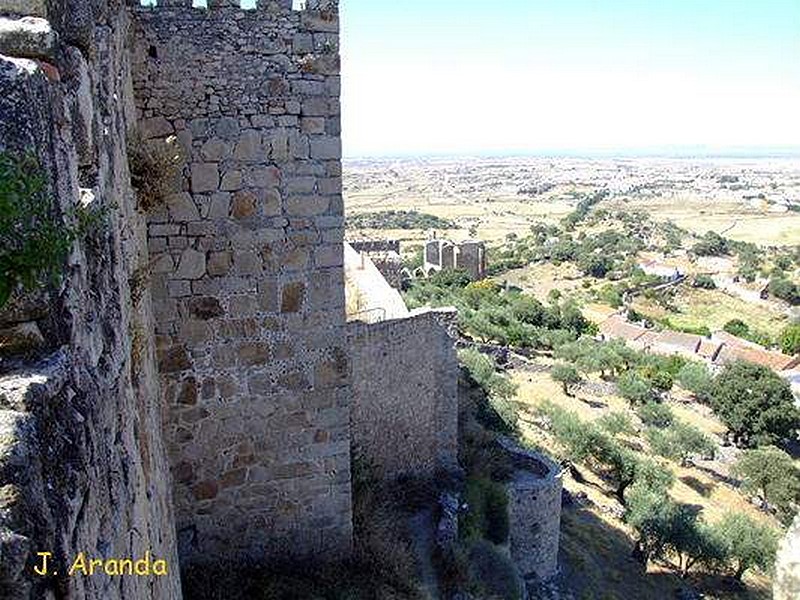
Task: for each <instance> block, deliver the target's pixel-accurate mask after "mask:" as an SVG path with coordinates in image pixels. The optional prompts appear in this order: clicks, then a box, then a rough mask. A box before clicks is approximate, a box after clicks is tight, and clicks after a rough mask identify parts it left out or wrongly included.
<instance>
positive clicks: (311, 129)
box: [300, 117, 325, 135]
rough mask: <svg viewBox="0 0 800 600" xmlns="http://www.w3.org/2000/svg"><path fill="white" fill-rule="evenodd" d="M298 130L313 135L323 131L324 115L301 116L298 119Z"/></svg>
mask: <svg viewBox="0 0 800 600" xmlns="http://www.w3.org/2000/svg"><path fill="white" fill-rule="evenodd" d="M300 131H302V132H303V133H307V134H314V135H317V134H323V133H325V117H303V118H302V119H301V120H300Z"/></svg>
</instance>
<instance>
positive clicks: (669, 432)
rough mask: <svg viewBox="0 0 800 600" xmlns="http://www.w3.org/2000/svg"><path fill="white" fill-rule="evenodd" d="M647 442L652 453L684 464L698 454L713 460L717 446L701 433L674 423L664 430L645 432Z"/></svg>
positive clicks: (654, 429)
mask: <svg viewBox="0 0 800 600" xmlns="http://www.w3.org/2000/svg"><path fill="white" fill-rule="evenodd" d="M647 441H648V442H649V443H650V447H651V448H652V450H653V452H655V453H656V454H658V455H660V456H663V457H664V458H669V459H672V460H677V461H679V462H680V463H681V465H684V464H686V461H687V460H688V458H689V456H691V455H692V454H699V455H701V456H702V457H704V458H709V459H710V458H713V457H714V454H715V452H716V449H717V446H716V444H714V442H713V440H712V439H711V438H710V437H708V436H707V435H706V434H704V433H703V432H702V431H700V430H699V429H697V428H696V427H693V426H692V425H688V424H686V423H679V422H674V423H672V424H671V425H670V426H669V427H667V428H664V429H659V428H653V429H650V430H649V431H648V432H647Z"/></svg>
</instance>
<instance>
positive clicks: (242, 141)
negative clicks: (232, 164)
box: [233, 129, 267, 163]
mask: <svg viewBox="0 0 800 600" xmlns="http://www.w3.org/2000/svg"><path fill="white" fill-rule="evenodd" d="M266 155H267V150H266V147H265V145H264V142H263V139H262V135H261V132H260V131H258V130H255V129H249V130H247V131H244V132H242V134H241V135H240V136H239V141H238V142H237V143H236V148H235V149H234V151H233V158H235V159H236V160H238V161H240V162H244V163H258V162H263V161H264V160H265V158H266Z"/></svg>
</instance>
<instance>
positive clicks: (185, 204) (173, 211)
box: [166, 192, 200, 222]
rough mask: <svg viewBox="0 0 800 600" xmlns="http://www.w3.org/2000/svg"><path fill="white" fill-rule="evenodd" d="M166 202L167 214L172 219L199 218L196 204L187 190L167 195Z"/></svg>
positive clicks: (193, 219) (191, 219) (189, 219)
mask: <svg viewBox="0 0 800 600" xmlns="http://www.w3.org/2000/svg"><path fill="white" fill-rule="evenodd" d="M166 204H167V207H168V208H169V216H170V218H171V219H172V220H173V221H178V222H181V221H197V220H199V219H200V211H198V210H197V205H196V204H195V203H194V200H192V196H191V194H189V193H188V192H182V193H180V194H172V195H171V196H168V197H167V200H166Z"/></svg>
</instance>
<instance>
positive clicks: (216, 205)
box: [208, 192, 231, 221]
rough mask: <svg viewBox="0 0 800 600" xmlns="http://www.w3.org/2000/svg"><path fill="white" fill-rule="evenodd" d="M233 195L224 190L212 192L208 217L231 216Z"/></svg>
mask: <svg viewBox="0 0 800 600" xmlns="http://www.w3.org/2000/svg"><path fill="white" fill-rule="evenodd" d="M230 204H231V195H230V194H227V193H224V192H217V193H216V194H212V196H211V201H210V202H209V205H208V218H209V219H211V220H214V221H216V220H219V219H227V218H228V217H229V216H230Z"/></svg>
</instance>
